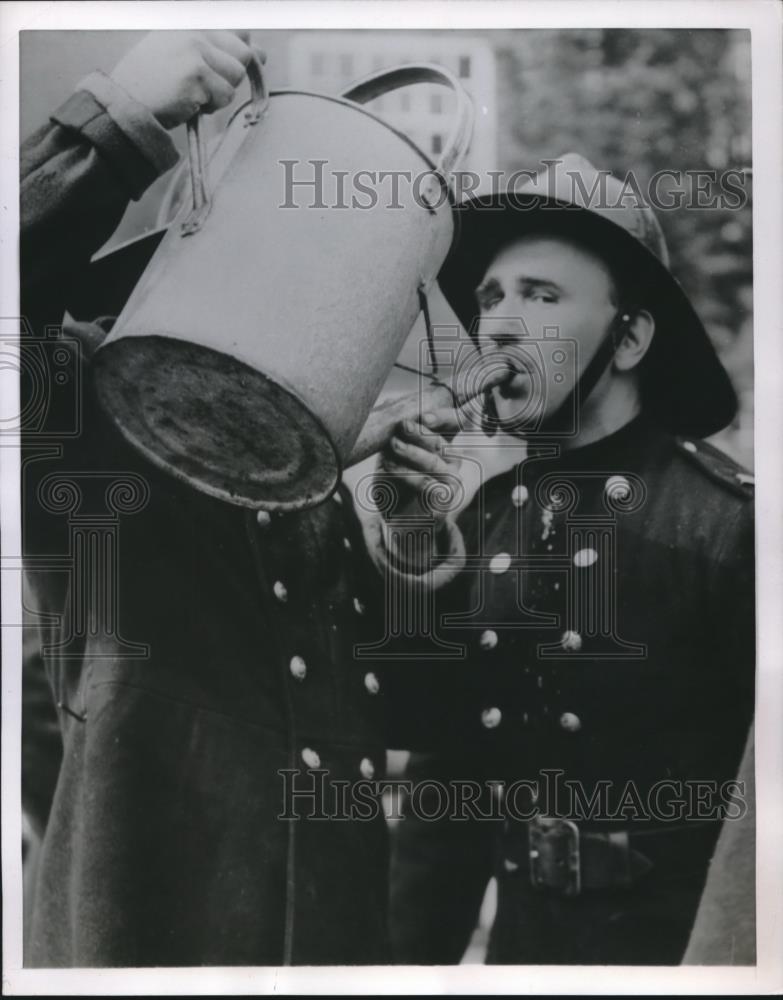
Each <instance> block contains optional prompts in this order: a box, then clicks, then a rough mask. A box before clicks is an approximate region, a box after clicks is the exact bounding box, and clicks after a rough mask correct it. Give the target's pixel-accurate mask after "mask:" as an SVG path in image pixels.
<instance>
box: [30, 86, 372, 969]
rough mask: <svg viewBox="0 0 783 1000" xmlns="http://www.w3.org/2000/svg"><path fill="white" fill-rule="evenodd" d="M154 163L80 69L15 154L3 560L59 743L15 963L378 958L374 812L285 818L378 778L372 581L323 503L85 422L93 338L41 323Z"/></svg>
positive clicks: (157, 155) (148, 126)
mask: <svg viewBox="0 0 783 1000" xmlns="http://www.w3.org/2000/svg"><path fill="white" fill-rule="evenodd" d="M175 160H176V152H175V150H174V147H173V145H172V144H171V141H170V139H169V137H168V135H167V134H166V133H165V132H164V131H163V130H162V129H161V128H160V127H159V126H158V124H157V122H156V121H155V120H154V119H153V118H152V116H151V114H150V113H149V112H148V111H147V110H146V109H145V108H143V107H141V106H140V105H138V104H136V103H135V102H134V101H132V100H131V99H130V98H128V96H127V95H125V94H124V93H122V92H120V90H119V88H117V87H116V86H115V85H114V84H113V83H112V82H111V81H110V80H109V79H108V78H106V77H102V76H97V77H93V78H91V79H90V80H88V81H87V82H86V83H85V84H84V85H83V86H82V87H81V88H80V89H79V90H78V91H77V93H76V94H75V95H74V96H73V97H72V98H70V99H69V100H68V101H67V102H66V103H65V104H64V105H63V106H62V107H61V108H60V109H59V110H58V111H57V112H56V113H55V114H54V115H53V116H52V118H51V121H50V122H49V123H48V124H47V125H45V126H44V127H43V128H41V129H40V130H39V131H38V132H37V133H36V134H35V135H33V136H32V137H31V138H30V139H29V140H28V141H27V143H26V144H25V145H24V147H23V150H22V243H21V253H22V284H23V288H22V293H23V311H24V315H25V321H24V322H25V329H24V331H23V334H24V336H23V342H22V351H23V359H26V362H25V363H26V367H25V366H23V385H22V390H23V394H24V400H25V407H26V408H25V410H24V413H25V421H26V423H25V434H24V452H23V472H22V490H23V498H24V500H23V505H24V518H25V525H24V527H25V541H24V545H25V558H26V567H27V575H28V580H29V584H30V591H31V592H32V593H33V594H34V595H35V598H34V601H35V606H34V607H33V608H31V609H29V610H30V612H31V613H33V614H34V615H35V616H36V620H37V623H38V626H39V629H40V631H41V643H42V645H41V648H42V658H43V662H44V663H45V667H46V671H47V673H48V678H49V681H50V684H51V686H52V688H53V692H54V699H55V701H56V705H57V712H58V715H59V721H60V729H61V736H62V764H61V767H60V770H59V774H58V776H57V781H56V788H55V790H54V795H53V800H52V802H51V811H50V815H49V818H48V824H47V825H46V831H45V836H44V840H43V846H42V851H41V858H40V865H39V872H38V880H37V885H36V888H35V905H34V912H33V913H32V917H31V936H30V944H29V958H28V961H29V963H30V964H33V965H37V966H66V967H71V966H147V965H186V966H190V965H201V964H209V965H232V964H244V965H265V964H274V965H277V964H283V963H299V964H318V963H335V964H342V963H360V962H361V963H372V962H382V961H384V960H385V958H386V955H387V952H386V933H385V926H386V895H385V891H386V889H385V887H386V877H387V870H386V869H387V842H386V829H385V824H384V820H383V816H382V814H381V812H380V811H379V812H378V814H377V816H375V817H374V818H372V819H371V820H369V821H368V820H367V818H366V817H365V819H364V820H363V821H361V822H360V821H357V822H353V821H348V822H345V821H341V822H324V821H323V819H322V818H319V817H318V815H316V817H315V818H314V819H312V818H311V819H308V818H307V816H308V815H309V814H310V813H318V812H319V809H320V815H321V816H322V815H323V814H324V812H326V811H328V807H325V806H324V802H323V801H320V800H319V802H318V803H316V799H318V796H319V795H320V794H321V793H320V791H319V789H322V786H321V785H320V784H318V783H317V781H316V778H317V777H318V775H319V774H321V773H323V772H325V771H326V772H328V775H329V778H330V780H331V779H340V780H345V781H347V782H349V783H353V782H356V781H365V782H367V781H368V780H369V779H372V778H373V776H374V775H375V776H380V773H381V772H382V767H383V743H382V738H381V736H380V728H379V724H378V721H377V707H378V702H379V695H380V692H379V682H378V678H377V676H376V675H375V674H374V673H373V672H372V671H371V670H370V669H368V667H367V666H366V665H363V664H362V663H359V662H355V661H354V659H353V656H352V653H353V645H354V643H355V642H357V641H359V640H360V639H361V637H362V635H363V634H365V633H364V631H363V630H365V629H369V631H370V632H372V626H371V625H370V618H371V615H370V611H371V608H370V604H371V592H372V588H373V586H374V585H375V582H376V576H377V574H376V573H375V570H374V569H373V568H372V566H371V565H370V564H369V562H367V563H366V564H365V562H364V561H363V558H364V557H363V555H362V553H363V546H362V538H361V532H360V531H359V528H358V524H357V522H356V520H355V518H354V515H353V511H352V509H351V505H350V498H349V495H348V493H347V492H346V491H345V490H342V492H341V493H340V494H338V495H336V496H335V497H334V499H333V500H330V501H328V502H327V503H325V504H323V505H322V506H321V507H320V508H318V509H317V510H314V511H312V512H309V513H303V514H291V515H281V516H276V515H275V516H270V515H269V514H267V513H259V514H258V515H256V513H255V512H253V511H247V510H244V509H241V508H238V507H232V506H230V505H227V504H223V503H220V502H217V501H215V500H213V499H211V498H208V497H206V496H204V495H201V494H199V493H197V492H195V491H194V490H191V489H189V488H188V487H187V486H185V485H183V484H181V483H178V482H177V481H175V480H174V479H173V478H169V477H168V476H166V475H164V474H162V473H160V472H159V471H157V470H156V469H154V468H153V467H152V466H151V465H149V464H147V463H146V462H145V461H144V460H143V459H142V458H140V457H139V455H137V454H136V452H135V451H134V450H133V449H132V448H130V447H129V446H128V445H127V444H126V443H125V442H124V440H123V439H122V438H121V437H120V435H119V433H118V432H116V431H115V430H114V428H113V426H112V425H111V424H110V422H109V420H108V419H107V418H106V417H105V416H104V415H103V414H102V412H100V411H99V409H98V407H97V404H96V402H95V400H94V399H93V396H92V394H91V389H90V384H89V364H88V362H87V361H86V356H87V355H88V354H89V350H90V349H91V346H94V344H91V343H90V340H91V338H94V336H95V332H96V331H95V327H92V326H91V327H86V326H82V327H79V326H78V324H76V325H74V326H72V327H71V329H70V331H69V328H68V327H66V328H65V331H64V332H62V331H52V330H51V329H48V327H49V326H51V325H52V324H59V323H61V321H62V319H63V311H64V306H65V304H66V301H67V295H68V290H69V288H70V286H71V284H72V282H73V281H74V280H76V276H77V274H78V272H79V270H80V269H81V268H84V267H85V266H86V264H87V262H88V260H89V258H90V256H91V254H92V253H93V252H94V251H95V250H96V249H97V248H98V247H99V246H100V245H101V244H102V243H103V242H104V241H105V240H106V239H107V238H108V237H109V236H110V234H111V233H112V231H113V230H114V228H115V227H116V225H117V223H118V221H119V219H120V217H121V215H122V213H123V211H124V210H125V208H126V206H127V204H128V201H129V199H130V198H137V197H139V196H140V194H141V193H142V192H143V191H144V190H145V188H146V187H147V186H148V185H149V184H150V183H151V181H152V180H153V179H154V178H155V177H156V176H158V175H159V174H160V173H161V172H162V171H163V170H165V169H167V168H168V167H170V166H171V165H172V164H173V162H175ZM183 294H186V290H183ZM78 318H79V319H85V320H88V319H93V317H78ZM74 330H77V331H79V332H80V333H81V334H83V335H86V337H85V336H79V335H76V334H74V332H73V331H74ZM39 374H40V378H39V377H38V376H39ZM270 433H274V429H273V428H270ZM35 738H36V731H35V727H34V726H33V727H32V728H31V727H30V726H29V725H28V726H27V727H26V731H25V740H26V743H27V745H28V746H29V745H30V744H31V743H34V741H35ZM26 759H31V760H35V759H36V755H35V753H32V752H31V753H30V754H28V755H26ZM281 772H298V777H296V776H294V777H293V778H292V777H291V776H290V775H287V774H285V773H281ZM286 782H288V783H289V784H288V785H286ZM25 787H26V789H27V791H28V795H27V804H28V806H29V807H30V808H38V810H39V812H44V813H45V810H46V806H48V802H47V803H46V804H45V805H42V804H41V801H40V800H41V794H40V787H39V786H38V784H37V780H36V775H35V774H32V775H30V774H28V775H26V781H25ZM287 788H288V789H289V790H290V789H297V790H298V791H299V792H300V793H301V794H300V795H299V798H298V799H295V800H292V801H288V800H286V799H285V793H286V789H287ZM36 793H38V794H36ZM308 795H310V801H309V804H308V801H307V800H308ZM313 796H315V798H313ZM43 797H44V798H45V796H43ZM314 803H316V804H315V805H314ZM41 818H42V819H43V818H44V817H41Z"/></svg>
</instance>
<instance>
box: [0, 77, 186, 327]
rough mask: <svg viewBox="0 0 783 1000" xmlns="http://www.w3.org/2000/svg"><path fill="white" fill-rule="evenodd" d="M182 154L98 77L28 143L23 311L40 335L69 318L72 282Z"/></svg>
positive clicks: (24, 152) (146, 115)
mask: <svg viewBox="0 0 783 1000" xmlns="http://www.w3.org/2000/svg"><path fill="white" fill-rule="evenodd" d="M177 159H178V154H177V151H176V148H175V147H174V144H173V142H172V140H171V138H170V136H169V135H168V133H167V132H166V131H165V130H164V129H163V128H162V127H161V126H160V125H159V124H158V122H157V120H156V119H155V118H154V116H153V115H152V113H151V112H150V111H149V110H148V109H147V108H145V107H144V106H143V105H141V104H139V103H138V102H137V101H134V100H133V98H131V97H130V96H129V95H128V94H126V93H125V92H124V91H123V90H122V89H121V88H120V87H119V86H118V85H117V84H115V83H114V82H113V81H112V80H111V79H110V78H109V77H107V76H104V75H103V74H100V73H94V74H92V75H91V76H89V77H87V78H86V79H85V80H84V81H83V82H82V83H81V84H80V86H79V89H78V90H77V91H76V92H75V93H74V94H73V95H72V96H71V97H70V98H69V99H68V100H67V101H66V102H65V104H63V105H62V106H61V107H60V108H58V109H57V111H55V112H54V113H53V114H52V115H51V117H50V120H49V122H47V123H46V124H45V125H43V126H41V128H39V129H38V130H37V131H36V132H35V133H34V134H33V135H31V136H30V137H29V138H28V139H27V140H26V141H25V142H24V143H23V145H22V149H21V156H20V170H21V178H20V216H21V234H20V270H21V284H22V312H23V314H24V315H25V316H26V317H27V318H28V320H29V322H30V323H31V324H32V325H33V328H34V329H38V327H39V325H40V324H42V323H50V324H56V323H59V322H60V321H61V320H62V316H63V312H64V303H65V290H66V289H67V287H68V282H69V281H70V279H71V278H72V276H73V275H74V274H75V273H77V272H78V271H79V270H80V269H82V268H84V267H85V266H86V265H87V263H88V262H89V260H90V257H91V256H92V254H93V253H94V252H95V251H96V250H97V249H98V248H99V247H100V246H101V245H102V244H103V243H105V241H106V240H107V239H108V238H109V236H110V235H111V234H112V232H113V231H114V230H115V229H116V227H117V224H118V223H119V221H120V219H121V217H122V214H123V212H124V211H125V209H126V207H127V205H128V202H129V201H130V200H131V199H138V198H139V197H140V196H141V195H142V194H143V192H144V191H145V190H146V188H147V187H148V186H149V185H150V184H151V183H152V181H153V180H155V178H156V177H158V176H159V175H160V174H161V173H163V172H164V171H165V170H167V169H168V168H169V167H171V166H173V165H174V164H175V163H176V162H177Z"/></svg>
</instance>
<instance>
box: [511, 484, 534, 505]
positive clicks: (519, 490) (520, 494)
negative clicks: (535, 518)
mask: <svg viewBox="0 0 783 1000" xmlns="http://www.w3.org/2000/svg"><path fill="white" fill-rule="evenodd" d="M529 495H530V494H529V493H528V489H527V486H521V485H520V486H515V487H514V489H513V490H512V491H511V502H512V503H513V505H514V506H515V507H521V506H522V505H523V504H524V503H527V498H528V496H529Z"/></svg>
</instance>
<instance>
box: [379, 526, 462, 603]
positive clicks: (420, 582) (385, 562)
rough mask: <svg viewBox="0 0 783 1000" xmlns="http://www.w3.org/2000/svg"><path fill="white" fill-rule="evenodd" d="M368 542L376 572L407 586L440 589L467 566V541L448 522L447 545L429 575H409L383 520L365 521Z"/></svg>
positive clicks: (445, 544) (445, 531) (446, 531)
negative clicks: (393, 548)
mask: <svg viewBox="0 0 783 1000" xmlns="http://www.w3.org/2000/svg"><path fill="white" fill-rule="evenodd" d="M362 529H363V531H364V540H365V543H366V545H367V551H368V552H369V554H370V558H371V559H372V561H373V563H374V565H375V567H376V569H377V570H378V571H379V572H380V573H381V574H384V575H386V574H388V575H389V576H391V577H393V578H395V579H397V580H403V581H404V582H405V583H406V584H407V585H411V586H416V587H423V588H424V589H425V590H438V589H439V588H440V587H443V586H444V585H445V584H447V583H449V582H451V580H453V579H454V578H455V577H456V576H457V575H458V574H459V573H460V572H461V571H462V569H463V568H464V566H465V540H464V539H463V537H462V532H461V531H460V529H459V527H458V526H457V525H456V523H455V522H454V521H451V520H449V519H447V520H446V521H445V522H444V524H443V534H442V535H441V536H439V542H440V538H441V537H445V543H442V544H441V551H440V552H439V559H438V562H437V563H436V564H435V565H434V566H432V567H430V569H429V570H427V571H426V572H425V573H413V572H408V571H406V569H405V568H404V567H403V566H402V565H401V564H400V563H399V562H397V560H396V559H395V555H394V553H393V552H392V551H390V547H389V546H388V545H387V539H388V530H387V526H386V523H385V521H384V520H383V518H382V517H380V516H379V517H372V518H368V519H367V520H365V521H363V522H362Z"/></svg>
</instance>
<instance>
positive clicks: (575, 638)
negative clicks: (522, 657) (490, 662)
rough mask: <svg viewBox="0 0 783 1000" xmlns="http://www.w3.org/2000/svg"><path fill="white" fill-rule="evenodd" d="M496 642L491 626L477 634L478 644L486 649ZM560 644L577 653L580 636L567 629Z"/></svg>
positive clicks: (496, 638)
mask: <svg viewBox="0 0 783 1000" xmlns="http://www.w3.org/2000/svg"><path fill="white" fill-rule="evenodd" d="M498 642H499V639H498V634H497V632H495V631H494V629H491V628H488V629H486V630H485V631H484V632H482V633H481V635H480V636H479V646H480V647H481V648H482V649H484V650H487V651H489V650H490V649H494V648H495V647H496V646H497V644H498ZM560 645H561V646H562V647H563V649H564V650H566V652H568V653H578V652H579V650H580V649H581V648H582V637H581V635H580V634H579V633H578V632H575V631H574V630H573V629H567V630H566V631H565V632H563V635H562V636H561V638H560Z"/></svg>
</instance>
